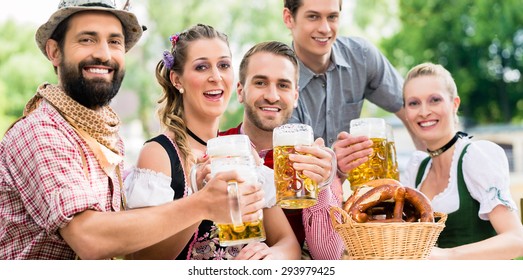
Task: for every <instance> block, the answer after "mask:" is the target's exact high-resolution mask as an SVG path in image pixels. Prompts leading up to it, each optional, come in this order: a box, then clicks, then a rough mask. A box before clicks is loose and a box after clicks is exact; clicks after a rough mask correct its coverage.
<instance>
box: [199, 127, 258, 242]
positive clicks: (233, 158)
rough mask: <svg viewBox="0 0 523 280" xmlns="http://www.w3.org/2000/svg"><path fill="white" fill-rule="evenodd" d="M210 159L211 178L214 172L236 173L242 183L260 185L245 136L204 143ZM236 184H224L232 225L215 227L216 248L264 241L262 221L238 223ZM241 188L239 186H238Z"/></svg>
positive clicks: (221, 138) (239, 213)
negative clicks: (227, 194) (225, 185)
mask: <svg viewBox="0 0 523 280" xmlns="http://www.w3.org/2000/svg"><path fill="white" fill-rule="evenodd" d="M207 154H208V155H209V157H210V160H211V163H210V166H211V176H212V177H213V176H214V175H216V173H219V172H223V171H229V170H236V171H237V172H238V173H239V174H240V176H241V177H242V178H243V179H244V180H245V182H244V183H245V184H258V183H261V181H262V178H261V177H260V176H258V173H257V171H256V162H255V159H254V157H253V154H252V151H251V141H250V140H249V137H248V136H247V135H227V136H220V137H217V138H213V139H210V140H209V141H208V142H207ZM238 187H239V185H238V183H237V182H235V181H230V182H228V185H227V191H228V193H229V206H230V208H231V220H232V224H216V226H217V227H218V238H219V241H220V245H222V246H231V245H237V244H245V243H250V242H255V241H264V240H265V229H264V227H263V218H262V217H260V219H258V220H256V221H251V222H243V221H242V213H241V212H240V210H239V204H240V201H239V200H240V197H239V190H238ZM240 187H241V186H240Z"/></svg>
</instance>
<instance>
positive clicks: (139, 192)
mask: <svg viewBox="0 0 523 280" xmlns="http://www.w3.org/2000/svg"><path fill="white" fill-rule="evenodd" d="M257 172H258V175H259V176H260V177H261V178H263V180H261V181H263V185H262V186H263V190H264V192H265V207H266V208H271V207H273V206H274V205H276V188H275V185H274V171H273V170H272V169H270V168H268V167H266V166H259V167H257ZM185 190H187V191H188V194H187V195H190V194H191V193H192V192H191V188H190V187H188V186H187V183H186V186H185ZM124 192H125V197H126V200H127V208H130V209H133V208H140V207H147V206H156V205H161V204H164V203H167V202H170V201H172V200H173V197H174V190H173V189H172V188H171V177H169V176H167V175H165V174H163V173H161V172H155V171H152V170H148V169H140V168H136V167H133V168H131V170H130V171H129V174H128V175H127V176H126V177H125V180H124Z"/></svg>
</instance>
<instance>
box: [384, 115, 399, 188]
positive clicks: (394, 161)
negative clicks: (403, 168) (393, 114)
mask: <svg viewBox="0 0 523 280" xmlns="http://www.w3.org/2000/svg"><path fill="white" fill-rule="evenodd" d="M387 178H391V179H395V180H398V181H399V180H400V172H399V167H398V157H397V154H396V145H395V142H394V132H393V131H392V126H391V125H390V124H387Z"/></svg>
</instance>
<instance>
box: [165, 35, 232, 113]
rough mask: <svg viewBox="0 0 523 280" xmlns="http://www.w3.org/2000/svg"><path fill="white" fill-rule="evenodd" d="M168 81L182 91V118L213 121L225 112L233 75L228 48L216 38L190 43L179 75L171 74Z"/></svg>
mask: <svg viewBox="0 0 523 280" xmlns="http://www.w3.org/2000/svg"><path fill="white" fill-rule="evenodd" d="M171 81H172V82H173V84H175V85H179V88H183V89H184V93H183V105H184V110H185V116H186V117H189V116H195V117H200V118H209V117H211V118H216V117H219V116H221V115H222V114H223V112H224V111H225V110H226V108H227V105H228V103H229V99H230V97H231V90H232V84H233V81H234V72H233V69H232V58H231V53H230V49H229V47H228V45H227V43H226V42H224V41H223V40H221V39H219V38H214V39H200V40H196V41H193V42H190V46H189V47H188V50H187V59H186V63H185V65H184V66H183V74H182V75H181V76H178V75H177V74H176V73H175V72H174V71H172V72H171Z"/></svg>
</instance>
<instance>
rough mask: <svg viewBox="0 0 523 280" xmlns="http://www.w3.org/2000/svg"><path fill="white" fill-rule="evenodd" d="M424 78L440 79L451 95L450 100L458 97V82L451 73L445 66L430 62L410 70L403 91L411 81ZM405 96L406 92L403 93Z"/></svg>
mask: <svg viewBox="0 0 523 280" xmlns="http://www.w3.org/2000/svg"><path fill="white" fill-rule="evenodd" d="M424 76H434V77H437V78H440V79H441V80H442V81H443V83H444V84H445V87H446V89H447V91H448V93H449V94H450V99H454V97H457V96H458V89H457V87H456V82H454V79H453V78H452V75H451V74H450V72H449V71H448V70H447V69H445V68H444V67H443V66H441V65H439V64H434V63H430V62H426V63H422V64H418V65H416V66H414V67H413V68H412V69H410V71H409V72H408V73H407V76H406V77H405V81H404V82H403V90H405V86H406V85H407V83H408V82H409V81H410V80H412V79H414V78H418V77H424ZM403 96H405V92H403Z"/></svg>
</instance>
